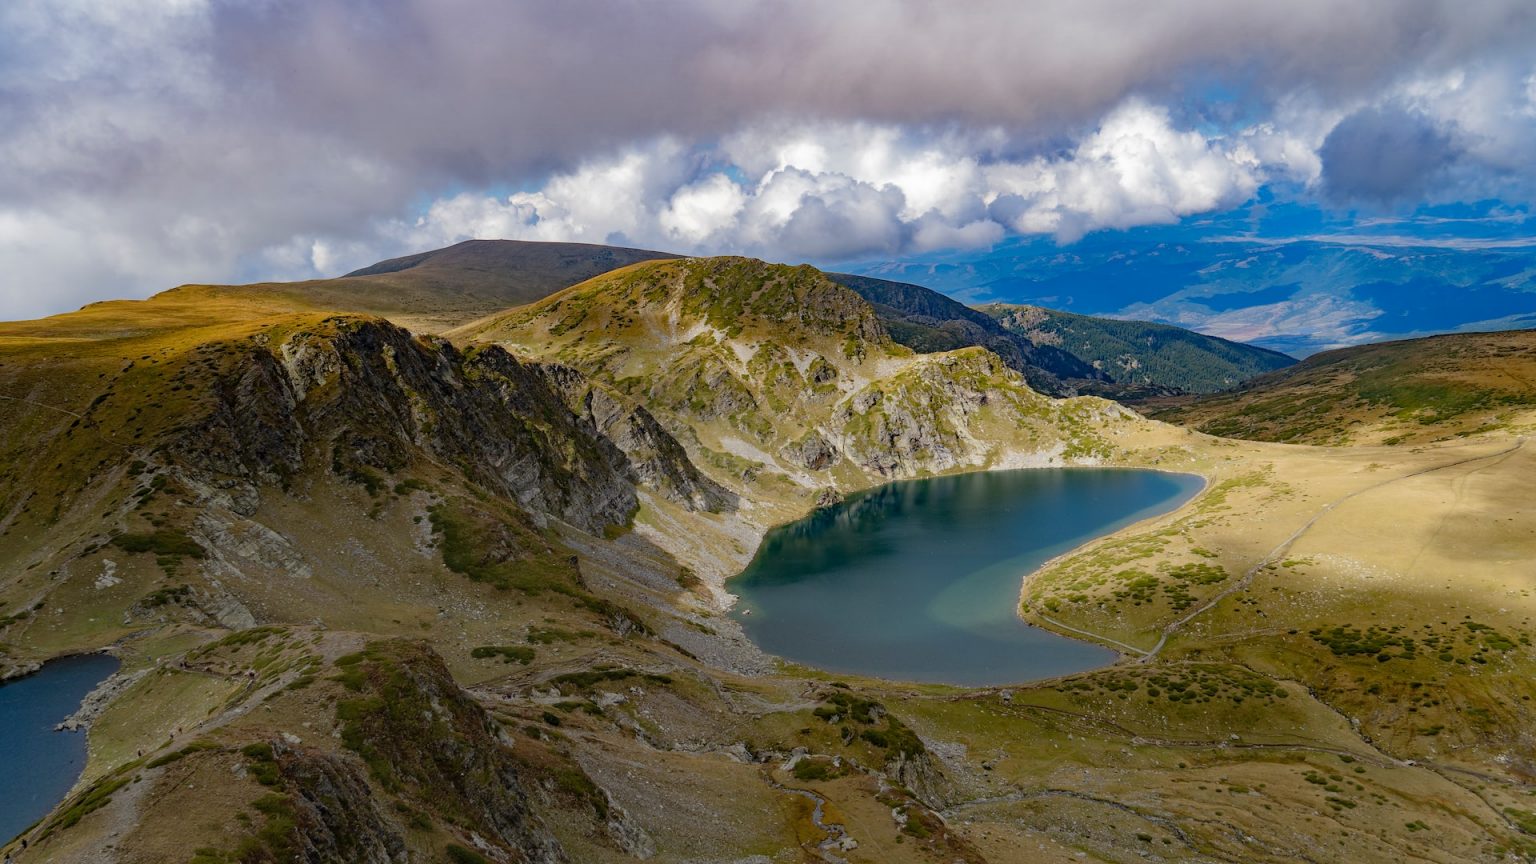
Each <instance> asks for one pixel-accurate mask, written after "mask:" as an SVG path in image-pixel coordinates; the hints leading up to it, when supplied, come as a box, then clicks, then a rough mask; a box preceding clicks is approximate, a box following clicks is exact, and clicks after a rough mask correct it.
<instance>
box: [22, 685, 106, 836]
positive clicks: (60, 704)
mask: <svg viewBox="0 0 1536 864" xmlns="http://www.w3.org/2000/svg"><path fill="white" fill-rule="evenodd" d="M117 666H118V662H117V658H115V657H109V656H107V655H105V654H82V655H79V656H75V657H65V658H63V659H61V660H53V661H51V662H49V663H46V664H44V665H43V668H42V669H40V670H38V671H37V672H35V673H33V674H31V675H28V676H27V677H25V678H17V679H16V680H14V681H9V682H7V683H5V684H0V766H4V767H3V769H0V770H3V779H0V843H4V842H7V841H9V840H10V839H11V838H13V837H15V836H16V835H17V834H20V833H21V832H23V831H25V830H27V828H28V826H30V825H31V824H32V823H33V822H36V821H37V820H39V819H41V818H43V817H44V816H46V815H48V811H50V810H52V809H53V808H54V806H55V805H57V804H58V803H59V802H60V801H62V800H64V796H65V795H66V794H68V792H69V789H70V787H71V786H74V785H75V781H76V780H78V779H80V772H81V771H84V770H85V733H84V732H55V731H54V730H53V727H54V726H57V725H58V724H59V723H60V722H62V721H63V720H64V718H66V717H68V716H69V715H71V714H73V713H75V710H76V709H77V708H79V707H80V702H81V700H83V699H84V698H85V695H86V694H87V693H89V692H91V691H92V690H94V689H96V685H98V684H100V683H101V682H102V681H105V680H106V679H107V677H108V676H110V675H111V674H112V673H113V672H116V671H117Z"/></svg>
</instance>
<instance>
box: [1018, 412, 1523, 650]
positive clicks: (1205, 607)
mask: <svg viewBox="0 0 1536 864" xmlns="http://www.w3.org/2000/svg"><path fill="white" fill-rule="evenodd" d="M1525 442H1526V437H1525V436H1521V437H1519V438H1517V439H1515V443H1514V444H1512V445H1510V446H1509V447H1506V448H1504V449H1503V450H1499V451H1497V452H1495V453H1487V454H1484V455H1482V456H1468V457H1466V458H1464V459H1457V460H1455V461H1454V462H1447V463H1445V464H1444V465H1434V466H1431V467H1429V468H1421V469H1419V470H1417V471H1412V472H1409V473H1407V474H1403V475H1401V476H1399V477H1391V478H1388V479H1386V480H1383V481H1381V482H1380V483H1373V484H1371V485H1370V486H1364V487H1362V488H1359V489H1356V490H1355V491H1353V492H1350V493H1349V494H1347V495H1343V496H1340V497H1339V498H1336V499H1334V500H1332V501H1330V502H1328V503H1327V504H1325V505H1323V507H1322V508H1321V509H1319V510H1318V511H1317V512H1316V513H1314V514H1312V518H1310V519H1308V520H1307V521H1306V522H1305V523H1304V524H1303V525H1302V526H1301V527H1299V528H1297V529H1296V530H1295V531H1292V532H1291V534H1290V536H1288V537H1286V538H1285V539H1284V540H1282V541H1280V543H1279V545H1277V546H1275V547H1274V548H1273V549H1271V550H1269V553H1268V554H1266V555H1265V556H1264V557H1263V558H1260V559H1259V560H1258V562H1257V563H1255V564H1254V565H1253V566H1252V567H1249V568H1248V569H1247V570H1246V571H1244V573H1243V575H1242V578H1240V579H1238V580H1237V581H1236V582H1234V583H1232V584H1231V585H1229V586H1227V587H1226V588H1224V589H1222V590H1221V591H1218V592H1217V593H1216V594H1213V595H1212V596H1211V597H1210V598H1208V599H1207V600H1206V601H1205V602H1203V603H1201V604H1200V605H1198V606H1196V607H1195V608H1194V609H1191V610H1190V611H1189V612H1187V613H1185V614H1184V615H1183V616H1181V617H1179V618H1178V619H1176V620H1174V621H1172V622H1170V623H1169V624H1167V625H1166V626H1164V627H1163V630H1162V633H1161V634H1159V636H1158V639H1157V644H1156V645H1153V646H1152V648H1151V650H1147V649H1145V648H1137V647H1136V646H1134V645H1129V644H1127V643H1125V642H1121V641H1120V640H1118V639H1112V638H1110V637H1108V636H1105V635H1102V634H1100V633H1094V632H1092V631H1089V630H1083V629H1081V628H1078V627H1073V626H1071V625H1070V624H1064V623H1062V622H1061V621H1058V620H1056V619H1055V618H1052V617H1050V616H1049V615H1044V614H1041V613H1038V612H1037V613H1036V616H1037V617H1038V618H1039V619H1040V620H1041V621H1044V622H1045V623H1047V624H1049V625H1051V626H1052V627H1054V628H1057V629H1059V630H1064V631H1066V632H1068V633H1073V634H1076V635H1078V636H1083V637H1085V638H1088V639H1092V640H1094V641H1096V642H1102V643H1104V644H1107V645H1113V646H1115V647H1117V648H1121V649H1124V650H1126V651H1128V652H1130V653H1132V654H1137V655H1140V656H1139V657H1137V658H1136V660H1137V662H1138V663H1150V662H1151V661H1152V660H1153V659H1155V658H1156V657H1157V655H1158V654H1159V653H1161V652H1162V650H1163V648H1164V646H1166V645H1167V644H1168V637H1169V636H1172V635H1173V634H1174V633H1176V632H1178V631H1179V630H1180V629H1182V628H1183V627H1184V625H1186V624H1188V623H1189V622H1191V621H1193V620H1195V619H1196V618H1198V617H1199V616H1201V615H1203V614H1204V613H1206V612H1208V611H1210V610H1211V609H1212V608H1214V607H1215V606H1216V605H1217V604H1218V603H1220V602H1221V601H1223V600H1225V599H1227V598H1228V597H1230V596H1232V595H1233V594H1236V593H1237V592H1239V591H1243V590H1245V589H1246V588H1247V587H1248V586H1249V585H1250V584H1252V582H1253V577H1254V576H1256V575H1258V573H1259V571H1260V570H1263V569H1264V568H1265V567H1267V566H1269V565H1270V564H1273V563H1274V562H1275V561H1277V560H1279V559H1281V558H1283V557H1285V555H1286V553H1287V552H1289V551H1290V549H1291V547H1292V546H1293V545H1295V543H1296V541H1297V540H1300V539H1301V537H1302V535H1304V534H1306V533H1307V531H1309V530H1311V528H1312V526H1314V525H1316V524H1317V523H1318V522H1319V521H1320V520H1321V519H1322V518H1323V517H1324V516H1327V515H1328V514H1329V513H1331V512H1333V511H1334V510H1335V509H1337V508H1338V507H1339V506H1340V505H1342V504H1344V503H1345V502H1347V501H1349V500H1350V499H1352V498H1355V497H1358V496H1360V495H1364V494H1365V493H1367V492H1372V491H1375V490H1377V489H1380V488H1382V487H1383V486H1389V485H1391V484H1393V483H1398V482H1401V481H1403V480H1409V479H1412V478H1414V477H1422V476H1424V475H1425V474H1433V473H1435V472H1437V471H1445V470H1447V469H1449V468H1455V467H1457V466H1458V465H1467V464H1470V463H1473V462H1484V461H1487V460H1490V459H1492V460H1496V462H1502V461H1503V460H1505V459H1507V458H1509V457H1510V456H1512V455H1514V453H1515V452H1516V451H1517V450H1519V449H1520V448H1521V447H1524V446H1525Z"/></svg>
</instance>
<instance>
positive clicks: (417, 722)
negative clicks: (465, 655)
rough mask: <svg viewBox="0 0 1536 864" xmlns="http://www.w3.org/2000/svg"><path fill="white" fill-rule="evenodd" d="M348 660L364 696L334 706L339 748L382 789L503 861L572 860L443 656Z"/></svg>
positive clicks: (419, 649) (377, 653)
mask: <svg viewBox="0 0 1536 864" xmlns="http://www.w3.org/2000/svg"><path fill="white" fill-rule="evenodd" d="M344 659H345V660H346V661H347V662H346V663H345V664H344V666H345V668H347V669H349V671H348V673H347V676H348V678H349V680H350V681H351V682H352V683H351V685H350V686H353V687H355V688H356V690H357V691H358V692H359V694H360V698H358V699H356V700H353V701H344V702H342V703H341V704H340V705H338V708H337V711H338V715H339V716H340V717H341V718H342V719H343V727H342V741H343V743H345V745H346V746H347V747H348V748H350V749H352V750H354V751H356V752H357V753H358V755H360V756H361V757H362V758H363V760H364V761H365V762H366V763H368V765H369V768H370V770H371V771H372V773H373V775H374V777H375V779H376V780H377V781H378V782H379V783H381V784H382V785H383V786H384V787H385V788H389V789H394V790H397V791H398V792H399V793H400V794H404V795H408V796H409V797H411V798H412V799H413V800H414V801H415V802H416V803H417V804H418V805H420V806H423V807H427V808H430V809H431V810H433V811H435V812H437V813H440V814H443V815H444V816H450V817H452V819H453V820H454V824H456V825H458V826H459V827H460V829H461V830H463V831H465V832H470V833H472V834H473V835H478V836H479V837H480V838H481V839H482V840H483V841H484V842H485V843H486V844H488V845H489V846H490V847H491V848H493V849H494V850H495V852H496V854H497V855H498V856H508V855H510V856H515V857H513V859H512V860H517V861H525V862H529V864H558V862H563V861H565V860H567V859H566V855H565V852H564V850H563V849H562V848H561V846H560V844H559V842H558V841H557V840H556V839H555V838H554V836H553V835H552V834H550V833H549V831H548V829H547V828H545V827H544V825H543V823H542V822H541V821H540V820H539V818H538V817H537V816H536V815H535V814H534V812H533V810H532V808H531V807H530V803H529V800H530V795H531V794H532V788H531V783H530V781H529V780H528V779H525V778H524V776H523V775H524V770H523V769H522V768H521V767H520V766H519V765H518V763H517V762H516V761H515V760H514V759H513V758H512V755H511V751H510V750H509V749H508V748H507V746H506V744H505V743H504V742H503V733H502V732H501V730H500V727H499V725H498V724H497V723H496V721H495V720H494V719H492V718H491V717H490V715H488V714H487V713H486V711H485V709H484V708H482V707H480V705H479V704H477V703H476V702H475V701H474V700H473V699H471V698H470V697H469V696H468V695H467V694H465V693H464V691H462V690H460V689H459V687H458V686H457V685H456V684H455V683H454V682H453V678H452V676H451V675H450V674H449V672H448V669H447V667H446V666H444V665H443V661H442V659H441V658H440V657H438V656H437V655H436V654H434V653H433V652H432V651H431V649H429V648H427V647H426V646H425V645H420V644H415V643H405V642H388V643H374V644H373V645H370V646H369V648H368V650H367V651H365V652H363V653H362V654H361V655H355V656H354V657H352V658H344ZM465 839H466V840H468V841H470V844H471V845H474V843H473V840H472V839H471V837H466V838H465ZM497 860H504V858H503V857H498V858H497Z"/></svg>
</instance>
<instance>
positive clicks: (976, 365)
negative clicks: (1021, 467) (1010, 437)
mask: <svg viewBox="0 0 1536 864" xmlns="http://www.w3.org/2000/svg"><path fill="white" fill-rule="evenodd" d="M1020 383H1021V382H1020V381H1019V378H1018V375H1017V373H1014V372H1012V370H1009V369H1008V368H1007V367H1006V365H1005V364H1004V363H1003V361H1002V360H1001V359H1000V358H999V357H997V355H995V354H992V353H991V352H988V351H984V350H980V349H969V350H968V351H963V352H954V353H952V354H945V355H937V356H936V357H935V358H934V359H932V360H927V359H926V358H925V362H922V363H919V364H916V365H914V366H912V367H910V368H909V369H907V370H905V371H903V372H902V373H900V374H898V375H895V376H893V377H891V378H888V379H884V380H881V381H877V382H874V383H872V384H870V385H869V386H868V387H865V388H864V389H862V390H860V391H859V392H857V393H855V394H853V395H852V396H851V397H849V398H848V399H847V400H846V401H844V402H843V403H842V405H841V406H839V408H838V410H837V412H836V413H835V414H834V415H833V417H832V429H833V434H834V437H835V438H836V439H837V440H839V441H840V442H841V443H842V447H843V451H844V452H845V453H846V454H847V455H848V457H849V458H851V459H852V460H853V461H854V462H855V463H857V464H858V465H860V466H861V467H863V468H864V469H865V470H867V471H869V472H871V473H873V474H875V475H878V476H880V477H900V476H906V475H909V474H912V473H914V472H915V471H916V470H918V469H922V470H937V471H943V470H946V469H950V468H954V467H956V466H958V465H960V464H963V463H966V462H968V461H972V460H974V459H975V458H976V456H977V449H978V443H979V442H977V441H976V440H975V438H976V435H975V430H974V428H973V427H974V426H975V425H976V423H977V421H978V419H979V415H981V414H982V412H983V411H984V410H989V411H990V412H991V413H993V414H994V415H997V418H998V419H1005V420H1008V421H1011V423H1010V425H1013V426H1014V427H1015V428H1016V430H1017V432H1018V433H1021V434H1026V433H1028V432H1029V426H1028V421H1029V420H1030V419H1035V420H1039V419H1040V418H1041V417H1042V416H1044V415H1046V414H1047V412H1048V410H1049V409H1048V405H1049V400H1047V399H1045V398H1044V397H1042V396H1040V395H1038V394H1036V393H1034V392H1032V391H1030V390H1029V389H1027V388H1025V387H1021V386H1019V385H1020Z"/></svg>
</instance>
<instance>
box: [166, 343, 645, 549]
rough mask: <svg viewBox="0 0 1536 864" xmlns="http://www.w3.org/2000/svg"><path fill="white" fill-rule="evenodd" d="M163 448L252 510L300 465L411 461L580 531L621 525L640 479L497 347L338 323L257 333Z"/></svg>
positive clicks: (234, 505) (352, 470)
mask: <svg viewBox="0 0 1536 864" xmlns="http://www.w3.org/2000/svg"><path fill="white" fill-rule="evenodd" d="M237 349H238V351H239V352H240V354H241V356H240V358H239V361H238V362H237V363H236V364H234V368H233V369H232V370H230V371H229V372H227V373H225V374H222V375H219V376H218V377H217V378H215V379H214V380H213V381H212V382H210V384H209V386H210V387H211V388H212V391H213V394H212V395H213V397H214V398H213V399H212V400H211V403H212V404H211V406H210V408H209V410H208V411H207V413H206V414H205V415H204V416H202V417H201V418H196V419H195V420H194V421H193V422H190V423H188V424H186V425H184V426H182V427H181V429H180V432H179V434H178V435H177V436H176V438H175V439H174V440H173V441H172V442H171V443H170V444H169V446H168V448H167V450H168V452H169V453H170V454H171V455H173V456H174V457H175V458H176V460H177V461H178V462H179V463H180V464H181V466H182V467H183V470H184V471H185V472H186V473H189V474H191V475H193V476H194V477H196V478H198V479H199V480H201V481H202V483H203V484H204V485H205V486H206V487H207V488H209V489H213V490H222V491H223V497H224V498H225V499H226V500H225V501H223V502H220V503H226V504H227V506H229V508H230V509H231V510H233V511H235V512H236V513H241V514H249V513H250V512H252V511H253V510H254V508H255V506H256V503H257V501H258V500H259V492H258V487H259V485H260V484H262V483H284V482H286V481H287V480H288V479H289V478H291V477H293V476H294V475H296V474H298V473H299V472H300V471H301V470H303V469H304V467H305V466H306V465H310V464H322V465H323V464H326V463H329V465H330V467H331V469H332V470H333V471H335V472H337V473H338V474H341V475H343V476H349V477H352V478H354V479H358V480H360V482H365V483H366V482H368V481H369V479H370V475H376V474H378V473H379V472H396V471H400V470H403V469H405V468H407V467H409V466H410V465H411V464H413V463H414V462H415V461H417V460H420V459H426V460H430V461H432V462H434V463H436V464H438V465H440V466H443V467H446V468H449V469H451V470H455V471H458V472H460V473H462V474H463V475H464V476H465V477H466V479H468V480H470V481H472V482H474V483H476V484H478V485H480V486H482V487H483V488H485V489H487V490H489V491H491V492H493V493H496V494H498V495H501V496H504V497H506V498H509V499H511V500H514V501H516V502H517V503H518V504H519V505H520V506H522V507H523V508H524V509H526V510H529V511H531V512H534V513H539V514H545V515H549V516H554V517H557V518H560V519H562V520H564V521H566V522H569V523H570V524H572V525H575V526H577V527H580V528H583V529H585V530H589V531H601V530H602V529H603V528H605V527H607V526H611V525H620V524H624V523H625V522H627V521H628V520H629V518H630V516H631V515H632V514H633V513H634V511H635V509H636V507H637V506H638V503H637V499H636V497H635V492H634V480H635V471H634V468H633V467H632V465H631V464H630V462H629V460H628V459H627V458H626V457H625V455H624V453H623V452H622V451H621V450H620V449H619V447H618V446H616V445H615V444H614V442H613V441H610V440H609V439H608V438H606V437H604V436H603V435H602V434H600V433H599V432H598V430H597V429H596V428H595V426H594V425H593V420H592V419H590V418H589V417H579V416H577V415H576V414H574V413H572V412H571V410H570V409H569V408H568V407H567V406H566V404H565V402H564V400H563V399H562V398H561V396H560V395H559V394H557V393H556V392H555V391H554V390H552V389H551V388H550V386H549V383H548V381H547V379H546V378H545V376H543V375H541V374H540V373H538V372H537V371H536V370H534V369H532V368H530V367H528V366H526V365H524V364H522V363H519V362H518V361H517V360H516V359H515V358H513V357H512V356H511V355H510V354H508V353H507V352H505V351H503V350H501V349H499V348H494V347H487V348H476V349H471V350H469V351H464V352H461V351H459V350H458V349H456V348H455V347H453V346H452V345H451V344H449V343H448V342H446V341H443V340H424V339H417V338H415V337H413V336H412V335H411V334H410V333H409V332H407V331H405V330H402V329H400V328H398V327H395V326H393V325H391V324H388V323H385V322H382V321H375V320H364V319H351V318H338V319H330V320H328V321H327V322H326V326H325V328H324V329H323V330H321V331H318V332H311V331H306V332H300V333H296V334H294V335H292V336H290V337H288V338H287V339H286V340H284V341H283V342H282V343H281V344H280V345H273V344H271V342H270V340H269V339H268V338H267V337H266V336H265V335H262V336H257V337H255V338H253V339H251V340H247V341H246V342H244V343H240V344H239V345H238V346H237Z"/></svg>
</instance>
